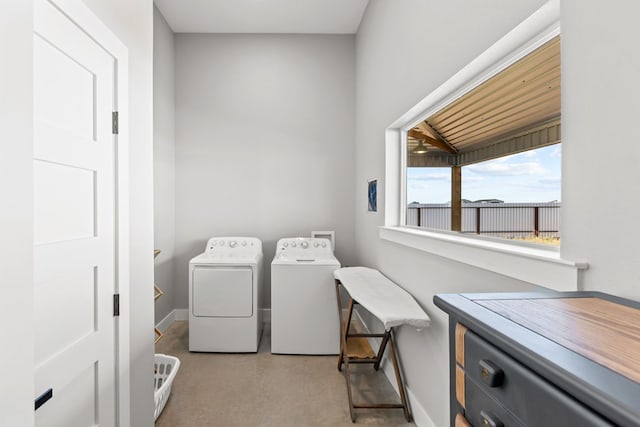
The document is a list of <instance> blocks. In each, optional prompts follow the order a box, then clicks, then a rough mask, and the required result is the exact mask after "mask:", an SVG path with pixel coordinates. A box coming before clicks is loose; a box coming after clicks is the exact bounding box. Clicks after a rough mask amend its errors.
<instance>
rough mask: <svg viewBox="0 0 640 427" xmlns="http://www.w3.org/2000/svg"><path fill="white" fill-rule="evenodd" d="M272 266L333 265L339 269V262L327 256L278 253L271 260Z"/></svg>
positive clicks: (329, 255) (330, 254) (330, 255)
mask: <svg viewBox="0 0 640 427" xmlns="http://www.w3.org/2000/svg"><path fill="white" fill-rule="evenodd" d="M272 264H286V265H334V266H337V267H338V268H339V267H340V261H338V260H337V259H336V257H335V256H333V254H332V253H329V254H313V253H300V252H280V253H278V254H276V256H275V257H274V258H273V261H272Z"/></svg>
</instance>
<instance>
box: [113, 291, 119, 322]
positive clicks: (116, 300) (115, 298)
mask: <svg viewBox="0 0 640 427" xmlns="http://www.w3.org/2000/svg"><path fill="white" fill-rule="evenodd" d="M113 315H114V317H118V316H120V294H113Z"/></svg>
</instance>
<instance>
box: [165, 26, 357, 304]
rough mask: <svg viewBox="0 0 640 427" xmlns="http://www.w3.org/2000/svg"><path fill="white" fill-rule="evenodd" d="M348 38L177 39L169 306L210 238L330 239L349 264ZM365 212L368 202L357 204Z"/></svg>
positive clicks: (351, 72)
mask: <svg viewBox="0 0 640 427" xmlns="http://www.w3.org/2000/svg"><path fill="white" fill-rule="evenodd" d="M354 48H355V43H354V37H353V36H304V35H212V34H207V35H205V34H201V35H198V34H177V35H176V260H177V261H176V262H177V264H176V274H177V275H176V286H177V287H178V288H177V293H176V306H177V307H179V308H186V307H187V306H188V303H187V295H188V288H187V285H188V275H187V266H188V262H189V259H190V258H192V257H193V256H195V255H197V254H198V253H200V252H202V251H203V250H204V245H205V243H206V240H207V238H209V237H211V236H225V235H226V236H233V235H241V236H243V235H246V236H256V237H258V238H260V239H261V240H262V242H263V250H264V255H265V258H264V259H265V285H266V288H265V298H264V299H265V300H264V301H262V302H261V304H260V305H261V307H269V306H270V298H269V295H270V286H269V285H270V280H269V279H270V263H271V260H272V258H273V254H274V251H275V243H276V241H277V239H279V238H281V237H294V236H309V235H310V233H311V231H312V230H335V231H336V255H337V257H338V258H339V259H340V260H341V261H342V263H343V264H352V263H353V261H354V258H355V257H354V224H353V220H354V197H353V191H354V189H353V183H354V164H355V160H354V151H353V149H354V145H353V141H354V126H353V123H354V114H355V111H354V102H355V94H354V89H355V84H354V77H355V52H354ZM363 206H366V203H365V205H363Z"/></svg>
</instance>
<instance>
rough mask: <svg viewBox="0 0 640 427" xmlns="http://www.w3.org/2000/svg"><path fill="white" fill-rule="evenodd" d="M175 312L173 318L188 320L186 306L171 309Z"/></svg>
mask: <svg viewBox="0 0 640 427" xmlns="http://www.w3.org/2000/svg"><path fill="white" fill-rule="evenodd" d="M173 311H174V312H175V314H176V317H175V320H189V309H188V308H176V309H175V310H173Z"/></svg>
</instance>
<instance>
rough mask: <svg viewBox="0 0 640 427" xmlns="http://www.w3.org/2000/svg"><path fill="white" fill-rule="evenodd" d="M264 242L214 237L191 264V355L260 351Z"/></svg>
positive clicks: (251, 238)
mask: <svg viewBox="0 0 640 427" xmlns="http://www.w3.org/2000/svg"><path fill="white" fill-rule="evenodd" d="M261 293H262V242H261V241H260V240H259V239H256V238H254V237H212V238H211V239H209V241H208V242H207V246H206V248H205V252H204V253H202V254H200V255H198V256H196V257H195V258H193V259H192V260H191V261H190V262H189V351H208V352H229V353H248V352H257V351H258V344H259V342H260V335H261V332H262V318H261V314H260V310H259V309H258V301H260V297H261Z"/></svg>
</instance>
